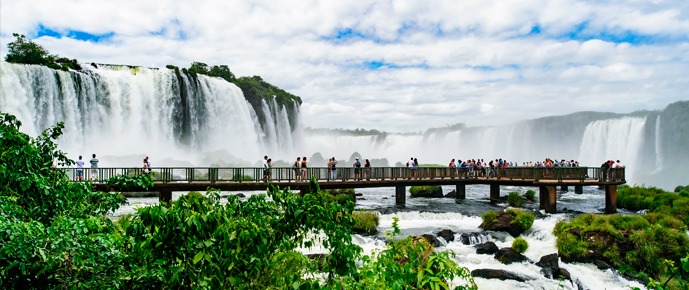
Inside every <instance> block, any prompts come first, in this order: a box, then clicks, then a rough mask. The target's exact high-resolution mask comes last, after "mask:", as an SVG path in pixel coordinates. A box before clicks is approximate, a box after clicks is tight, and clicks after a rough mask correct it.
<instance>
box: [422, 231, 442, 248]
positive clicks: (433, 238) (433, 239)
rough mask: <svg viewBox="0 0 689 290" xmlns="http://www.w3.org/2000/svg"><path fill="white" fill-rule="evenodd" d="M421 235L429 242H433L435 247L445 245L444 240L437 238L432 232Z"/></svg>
mask: <svg viewBox="0 0 689 290" xmlns="http://www.w3.org/2000/svg"><path fill="white" fill-rule="evenodd" d="M421 237H422V238H424V239H426V241H428V242H429V243H431V245H433V246H434V247H442V246H444V245H445V243H443V242H441V241H440V240H438V238H437V237H436V236H434V235H431V234H423V235H421Z"/></svg>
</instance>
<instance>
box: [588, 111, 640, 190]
mask: <svg viewBox="0 0 689 290" xmlns="http://www.w3.org/2000/svg"><path fill="white" fill-rule="evenodd" d="M645 124H646V118H645V117H643V118H635V117H625V118H618V119H609V120H599V121H593V122H591V123H590V124H589V125H588V126H587V127H586V131H585V132H584V136H583V138H582V140H581V149H580V151H579V160H580V162H582V164H600V163H603V162H604V161H605V160H621V161H622V162H623V164H624V165H625V166H628V167H630V168H638V166H639V165H641V164H638V163H637V162H638V160H639V159H640V154H641V146H642V144H643V138H644V125H645ZM592 166H593V165H592ZM633 175H634V170H628V171H627V172H626V177H627V179H629V180H633Z"/></svg>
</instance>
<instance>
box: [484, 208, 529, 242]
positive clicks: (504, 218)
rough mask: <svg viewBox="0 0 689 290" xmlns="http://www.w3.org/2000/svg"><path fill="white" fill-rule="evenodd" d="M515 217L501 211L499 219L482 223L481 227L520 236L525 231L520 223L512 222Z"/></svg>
mask: <svg viewBox="0 0 689 290" xmlns="http://www.w3.org/2000/svg"><path fill="white" fill-rule="evenodd" d="M513 218H514V217H513V216H512V215H511V214H509V213H506V212H501V213H499V214H498V221H497V222H492V223H490V224H487V225H486V224H484V223H481V225H480V226H479V227H481V228H483V230H484V231H498V232H508V233H509V234H510V235H511V236H513V237H515V238H516V237H518V236H519V235H521V234H522V233H523V232H524V231H523V230H522V229H521V227H519V225H518V224H512V219H513Z"/></svg>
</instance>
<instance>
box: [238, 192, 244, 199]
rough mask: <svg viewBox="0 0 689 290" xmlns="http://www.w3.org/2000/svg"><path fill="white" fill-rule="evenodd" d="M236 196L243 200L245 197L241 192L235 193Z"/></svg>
mask: <svg viewBox="0 0 689 290" xmlns="http://www.w3.org/2000/svg"><path fill="white" fill-rule="evenodd" d="M236 196H237V197H239V198H244V197H246V195H244V194H243V193H241V192H240V193H237V194H236Z"/></svg>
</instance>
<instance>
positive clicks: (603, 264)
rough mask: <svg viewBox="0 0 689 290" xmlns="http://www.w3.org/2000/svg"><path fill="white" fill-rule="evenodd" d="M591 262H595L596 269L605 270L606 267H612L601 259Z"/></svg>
mask: <svg viewBox="0 0 689 290" xmlns="http://www.w3.org/2000/svg"><path fill="white" fill-rule="evenodd" d="M593 263H594V264H596V267H598V270H607V269H610V268H612V267H610V265H608V263H606V262H603V261H601V260H596V261H594V262H593Z"/></svg>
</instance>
